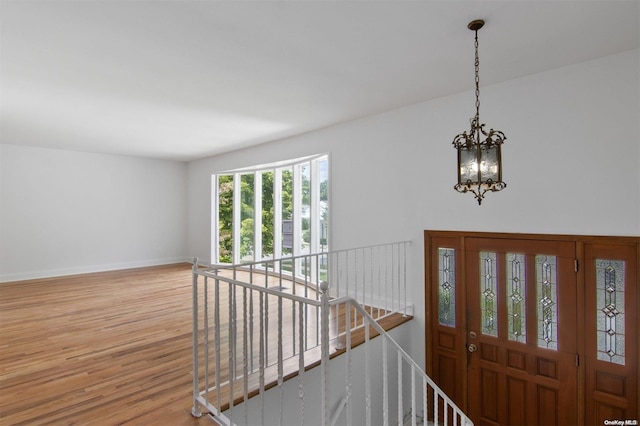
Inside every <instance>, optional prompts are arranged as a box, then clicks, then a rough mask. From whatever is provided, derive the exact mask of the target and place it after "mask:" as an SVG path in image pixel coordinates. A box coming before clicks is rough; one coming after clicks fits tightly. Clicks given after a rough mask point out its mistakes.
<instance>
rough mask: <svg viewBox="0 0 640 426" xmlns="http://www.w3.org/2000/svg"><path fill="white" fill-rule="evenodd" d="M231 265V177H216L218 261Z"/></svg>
mask: <svg viewBox="0 0 640 426" xmlns="http://www.w3.org/2000/svg"><path fill="white" fill-rule="evenodd" d="M217 262H220V263H233V175H220V176H218V260H217Z"/></svg>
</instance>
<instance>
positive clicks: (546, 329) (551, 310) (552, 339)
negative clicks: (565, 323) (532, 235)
mask: <svg viewBox="0 0 640 426" xmlns="http://www.w3.org/2000/svg"><path fill="white" fill-rule="evenodd" d="M536 281H537V283H536V284H537V300H536V303H537V305H538V347H541V348H547V349H555V350H557V349H558V279H557V259H556V256H545V255H537V256H536Z"/></svg>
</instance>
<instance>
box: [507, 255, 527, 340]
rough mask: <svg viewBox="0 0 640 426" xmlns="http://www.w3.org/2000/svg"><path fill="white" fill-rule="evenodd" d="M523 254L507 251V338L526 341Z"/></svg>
mask: <svg viewBox="0 0 640 426" xmlns="http://www.w3.org/2000/svg"><path fill="white" fill-rule="evenodd" d="M525 266H526V262H525V256H524V254H519V253H507V264H506V269H507V316H508V322H509V328H508V330H509V340H512V341H515V342H525V341H526V329H527V311H526V309H527V304H526V300H525V296H526V294H527V282H526V273H525Z"/></svg>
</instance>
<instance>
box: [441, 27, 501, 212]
mask: <svg viewBox="0 0 640 426" xmlns="http://www.w3.org/2000/svg"><path fill="white" fill-rule="evenodd" d="M483 26H484V21H483V20H482V19H476V20H474V21H471V22H469V25H467V28H469V29H470V30H471V31H474V32H475V33H476V37H475V50H476V58H475V73H476V115H475V116H474V117H473V118H471V129H470V130H469V133H467V132H463V133H461V134H459V135H458V136H456V137H455V138H454V139H453V146H454V147H455V148H456V149H457V150H458V183H457V184H456V185H455V186H454V188H455V189H456V191H458V192H472V193H473V194H474V196H475V197H476V200H478V204H482V200H483V199H484V194H485V193H486V192H487V191H491V192H497V191H500V190H502V189H504V188H506V187H507V184H506V183H504V182H503V181H502V157H501V155H500V147H501V145H502V144H503V143H504V141H505V140H506V139H507V138H506V136H505V135H504V133H502V132H501V131H499V130H494V129H491V130H489V131H486V130H485V128H484V126H485V125H484V124H480V77H479V74H478V70H479V68H480V60H479V59H478V30H479V29H480V28H482V27H483ZM483 138H484V139H483Z"/></svg>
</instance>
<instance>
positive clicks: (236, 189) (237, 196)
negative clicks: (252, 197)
mask: <svg viewBox="0 0 640 426" xmlns="http://www.w3.org/2000/svg"><path fill="white" fill-rule="evenodd" d="M241 176H242V175H241V174H240V173H234V174H233V263H234V264H238V263H240V245H241V244H240V228H241V227H242V220H241V218H242V193H241V188H242V187H241V185H240V181H241Z"/></svg>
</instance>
